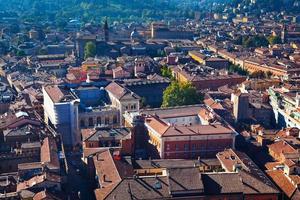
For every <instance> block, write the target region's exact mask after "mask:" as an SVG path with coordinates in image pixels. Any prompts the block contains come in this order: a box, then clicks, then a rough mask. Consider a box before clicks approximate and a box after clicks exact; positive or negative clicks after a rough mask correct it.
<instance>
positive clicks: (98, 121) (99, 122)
mask: <svg viewBox="0 0 300 200" xmlns="http://www.w3.org/2000/svg"><path fill="white" fill-rule="evenodd" d="M97 124H99V125H101V117H97Z"/></svg>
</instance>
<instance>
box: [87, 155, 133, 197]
mask: <svg viewBox="0 0 300 200" xmlns="http://www.w3.org/2000/svg"><path fill="white" fill-rule="evenodd" d="M93 160H94V165H95V168H96V175H97V176H98V180H99V183H100V185H101V189H100V190H97V191H95V192H96V195H97V196H99V197H101V199H103V197H104V196H106V195H107V194H108V193H109V192H110V191H111V190H112V189H113V188H114V187H115V186H116V185H118V183H120V182H121V181H122V179H123V178H125V177H129V176H132V175H133V174H134V172H133V168H132V167H131V166H130V165H128V164H126V163H123V162H122V161H117V160H115V159H114V158H113V156H112V154H111V152H110V150H106V151H104V152H100V153H98V154H97V155H95V156H94V157H93Z"/></svg>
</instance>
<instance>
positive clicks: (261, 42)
mask: <svg viewBox="0 0 300 200" xmlns="http://www.w3.org/2000/svg"><path fill="white" fill-rule="evenodd" d="M268 45H269V41H268V40H267V38H266V37H265V36H263V35H255V36H251V37H244V38H243V46H245V47H247V48H249V47H266V46H268Z"/></svg>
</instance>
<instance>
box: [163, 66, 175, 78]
mask: <svg viewBox="0 0 300 200" xmlns="http://www.w3.org/2000/svg"><path fill="white" fill-rule="evenodd" d="M160 72H161V75H162V76H163V77H167V78H172V71H171V69H170V68H168V67H167V66H163V67H162V68H161V69H160Z"/></svg>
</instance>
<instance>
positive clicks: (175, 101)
mask: <svg viewBox="0 0 300 200" xmlns="http://www.w3.org/2000/svg"><path fill="white" fill-rule="evenodd" d="M202 100H203V96H202V95H200V94H198V93H197V90H196V88H195V87H194V86H192V85H191V84H190V83H178V82H177V81H173V82H172V83H171V84H170V85H169V87H167V88H166V90H165V91H164V93H163V103H162V107H172V106H183V105H192V104H197V103H201V102H202Z"/></svg>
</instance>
